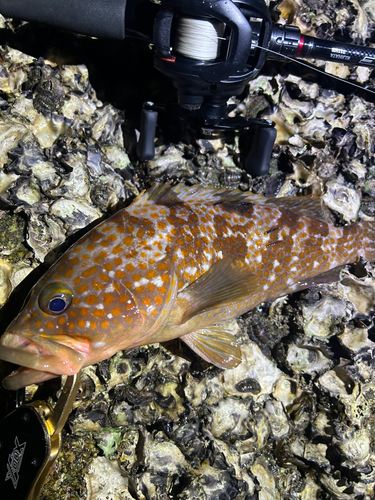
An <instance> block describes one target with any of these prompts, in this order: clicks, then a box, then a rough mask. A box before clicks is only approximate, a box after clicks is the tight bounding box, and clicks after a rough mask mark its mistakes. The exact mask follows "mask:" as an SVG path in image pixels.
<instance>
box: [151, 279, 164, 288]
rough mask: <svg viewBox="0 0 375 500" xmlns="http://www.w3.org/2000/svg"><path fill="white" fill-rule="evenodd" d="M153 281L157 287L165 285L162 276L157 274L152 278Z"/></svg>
mask: <svg viewBox="0 0 375 500" xmlns="http://www.w3.org/2000/svg"><path fill="white" fill-rule="evenodd" d="M152 283H153V284H154V285H155V286H157V287H160V286H163V280H162V279H161V277H160V276H156V278H154V279H153V280H152Z"/></svg>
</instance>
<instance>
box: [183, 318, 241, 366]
mask: <svg viewBox="0 0 375 500" xmlns="http://www.w3.org/2000/svg"><path fill="white" fill-rule="evenodd" d="M181 340H183V341H184V342H185V343H186V344H187V345H188V346H189V347H190V349H192V350H193V351H194V352H195V353H196V354H198V355H199V356H200V357H201V358H203V359H204V360H206V361H208V362H209V363H212V364H213V365H215V366H217V367H219V368H235V367H236V366H238V365H239V364H240V363H241V361H242V359H241V349H240V346H239V345H238V344H237V340H236V338H235V337H234V336H233V335H232V334H231V333H229V332H228V331H227V330H226V329H225V327H223V326H220V325H213V326H211V327H209V328H202V329H201V330H197V331H195V332H193V333H188V334H187V335H183V336H182V337H181Z"/></svg>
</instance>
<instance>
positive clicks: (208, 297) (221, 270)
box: [179, 257, 261, 323]
mask: <svg viewBox="0 0 375 500" xmlns="http://www.w3.org/2000/svg"><path fill="white" fill-rule="evenodd" d="M260 290H261V283H260V281H259V279H258V278H257V277H256V276H255V275H254V274H251V272H250V270H249V268H248V266H247V264H246V263H245V262H243V261H241V260H239V259H232V258H229V257H225V258H224V259H222V260H219V261H217V262H215V263H214V264H213V265H212V266H211V267H210V269H209V270H208V271H207V272H206V273H205V274H203V275H202V276H200V277H199V278H198V279H196V280H195V281H194V282H193V283H191V284H190V285H189V286H187V287H186V288H184V289H183V290H182V291H181V292H180V293H179V296H181V298H183V299H185V300H184V302H185V304H186V305H185V307H184V311H183V314H182V321H181V323H185V322H186V321H189V319H191V318H193V317H194V316H196V315H198V314H201V313H203V312H205V311H209V310H212V309H217V308H221V307H225V306H227V305H229V304H233V303H235V302H241V301H245V300H249V299H250V298H251V296H253V295H255V294H257V293H259V292H260Z"/></svg>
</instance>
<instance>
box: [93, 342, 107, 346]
mask: <svg viewBox="0 0 375 500" xmlns="http://www.w3.org/2000/svg"><path fill="white" fill-rule="evenodd" d="M104 346H105V342H95V343H94V347H104Z"/></svg>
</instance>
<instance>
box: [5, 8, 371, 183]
mask: <svg viewBox="0 0 375 500" xmlns="http://www.w3.org/2000/svg"><path fill="white" fill-rule="evenodd" d="M0 12H1V13H2V14H3V15H5V16H8V17H15V18H20V19H24V20H28V21H38V22H44V23H47V24H51V25H54V26H59V27H61V28H65V29H68V30H72V31H76V32H78V33H82V34H87V35H91V36H95V37H105V38H113V39H123V38H125V37H126V36H134V33H137V34H138V35H139V34H141V36H142V38H143V39H145V37H147V38H148V40H149V41H150V42H151V43H152V44H153V47H154V49H155V58H154V65H155V67H156V68H157V69H158V70H159V71H160V72H162V73H163V74H164V75H166V76H168V77H169V78H170V79H171V80H172V82H173V84H174V86H175V87H176V89H177V95H178V106H173V107H172V108H169V109H166V108H165V107H163V106H160V105H154V104H153V103H145V105H144V108H143V110H142V116H141V131H140V132H141V134H140V140H139V144H138V148H137V153H138V156H139V157H140V158H141V159H152V158H153V156H154V139H155V131H156V125H157V118H158V113H160V112H164V113H165V112H166V113H168V114H169V115H175V116H177V117H178V120H179V122H180V125H181V126H182V128H183V127H187V126H189V127H191V128H193V129H194V130H195V131H196V132H197V133H198V134H199V133H200V134H203V135H205V136H210V135H214V134H215V133H217V132H218V131H225V130H240V129H244V128H249V129H252V130H253V134H252V135H253V146H252V149H251V151H250V153H249V156H248V158H251V162H249V164H250V163H251V165H252V167H251V170H250V167H249V166H248V165H246V162H245V168H246V170H247V171H248V172H249V173H252V174H253V175H262V174H265V173H267V171H268V169H269V160H270V156H271V152H272V146H273V143H274V140H275V138H276V130H275V128H274V124H273V122H271V121H269V120H246V119H245V118H243V117H233V118H229V117H228V113H229V112H230V111H231V107H228V105H227V102H228V100H229V99H230V98H231V97H234V96H239V95H240V94H242V92H243V91H244V89H245V87H246V85H247V84H248V82H249V81H250V80H252V79H253V78H255V77H256V76H257V75H258V74H259V73H260V71H261V70H262V67H263V65H264V63H265V61H266V59H267V58H270V57H271V58H274V59H278V58H282V57H285V56H287V57H292V58H299V57H303V58H316V59H323V60H334V61H336V62H343V63H345V64H355V65H363V66H370V67H375V49H371V48H368V47H360V46H355V45H350V44H345V43H338V42H331V41H326V40H318V39H316V38H313V37H310V36H303V35H302V34H301V32H300V30H299V29H298V28H297V27H293V26H282V25H277V24H273V23H272V20H271V16H270V12H269V10H268V7H267V6H266V4H265V2H264V0H154V3H151V2H149V0H128V1H126V0H80V1H74V0H64V2H61V0H34V1H33V2H30V1H29V0H17V1H15V0H0ZM147 16H148V17H151V23H150V24H151V25H152V26H153V28H152V29H151V30H150V29H149V28H147V27H146V26H147V23H145V22H144V19H145V18H146V17H147Z"/></svg>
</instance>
